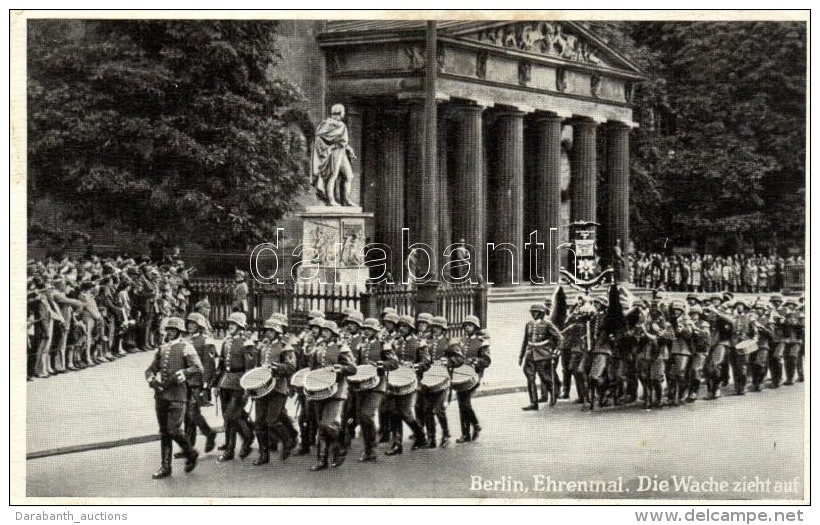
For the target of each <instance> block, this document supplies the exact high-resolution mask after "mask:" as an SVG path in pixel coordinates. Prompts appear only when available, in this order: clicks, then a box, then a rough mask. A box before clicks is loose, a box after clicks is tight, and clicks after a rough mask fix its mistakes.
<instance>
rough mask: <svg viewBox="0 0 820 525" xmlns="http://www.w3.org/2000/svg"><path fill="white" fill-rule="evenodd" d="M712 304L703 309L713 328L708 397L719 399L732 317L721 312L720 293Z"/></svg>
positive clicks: (707, 380) (707, 371)
mask: <svg viewBox="0 0 820 525" xmlns="http://www.w3.org/2000/svg"><path fill="white" fill-rule="evenodd" d="M710 303H711V304H710V306H707V307H706V308H704V309H703V312H704V314H705V315H706V320H707V321H708V322H709V325H710V327H711V329H712V336H711V338H710V340H711V342H712V350H711V352H710V353H709V358H708V359H707V361H706V366H705V372H706V374H705V375H706V388H707V391H708V394H707V397H706V399H718V398H720V395H721V385H722V383H723V367H724V363H725V362H726V360H727V357H728V354H729V349H730V348H731V344H732V319H731V318H728V317H726V315H725V314H723V313H722V312H720V310H719V308H720V306H719V305H720V303H721V298H720V295H716V296H712V298H711V299H710Z"/></svg>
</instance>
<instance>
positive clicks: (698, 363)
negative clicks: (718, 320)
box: [686, 304, 711, 403]
mask: <svg viewBox="0 0 820 525" xmlns="http://www.w3.org/2000/svg"><path fill="white" fill-rule="evenodd" d="M689 318H690V319H691V320H692V321H691V324H692V329H691V334H690V336H689V341H690V342H689V345H690V348H691V350H692V356H691V360H690V363H689V370H688V377H687V384H688V385H689V396H688V397H687V398H686V401H687V402H688V403H693V402H695V401H697V399H698V396H699V394H700V385H701V383H702V382H703V368H704V366H705V365H706V360H707V359H708V357H709V347H710V342H711V341H710V337H711V327H710V326H709V322H708V321H706V320H705V319H704V318H703V308H702V307H701V306H700V305H699V304H694V305H692V306H690V307H689Z"/></svg>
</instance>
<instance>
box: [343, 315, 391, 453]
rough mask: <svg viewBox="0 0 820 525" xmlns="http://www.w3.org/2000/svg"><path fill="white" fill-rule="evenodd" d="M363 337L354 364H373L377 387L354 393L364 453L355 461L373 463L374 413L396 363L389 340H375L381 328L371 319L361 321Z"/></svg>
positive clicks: (382, 397) (379, 406)
mask: <svg viewBox="0 0 820 525" xmlns="http://www.w3.org/2000/svg"><path fill="white" fill-rule="evenodd" d="M362 330H363V332H364V337H363V339H362V341H361V343H360V344H359V345H358V346H357V348H356V351H355V353H354V355H355V358H356V364H357V365H365V364H369V365H373V366H375V367H376V369H377V370H378V373H379V384H378V385H376V387H375V388H372V389H370V390H366V391H363V392H359V393H358V394H357V398H358V403H357V408H358V414H357V417H358V420H359V424H360V425H361V426H362V439H363V441H364V454H362V456H361V457H360V458H359V461H361V462H363V463H365V462H369V461H376V457H377V455H376V448H377V443H376V420H375V417H376V412H377V411H378V410H379V408H381V405H382V401H383V400H384V394H385V392H386V391H387V374H388V373H389V372H390V371H391V370H395V369H396V368H398V367H399V360H398V358H397V357H396V353H395V352H394V351H393V347H392V345H391V344H390V342H389V341H383V340H382V339H380V338H379V334H380V333H381V331H382V327H381V325H380V324H379V321H378V320H377V319H374V318H372V317H371V318H368V319H365V321H364V323H363V324H362Z"/></svg>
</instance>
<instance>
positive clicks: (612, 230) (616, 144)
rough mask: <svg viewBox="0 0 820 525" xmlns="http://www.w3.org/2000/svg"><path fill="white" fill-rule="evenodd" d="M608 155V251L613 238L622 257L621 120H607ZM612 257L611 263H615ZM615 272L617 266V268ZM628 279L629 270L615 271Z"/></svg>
mask: <svg viewBox="0 0 820 525" xmlns="http://www.w3.org/2000/svg"><path fill="white" fill-rule="evenodd" d="M606 146H607V159H606V161H607V162H606V169H607V177H608V181H609V184H608V200H609V217H608V221H607V231H608V232H609V237H608V243H607V248H608V250H607V251H608V255H610V254H611V255H614V252H613V249H614V247H615V243H616V241H618V240H619V239H620V241H621V253H622V254H623V256H624V257H626V255H627V250H628V248H629V126H627V125H626V124H624V123H622V122H609V123H607V135H606ZM614 263H615V262H614V261H613V265H614ZM616 272H617V269H616ZM618 277H619V278H620V279H621V280H624V281H625V280H627V279H628V274H625V275H618Z"/></svg>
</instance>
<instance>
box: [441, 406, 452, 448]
mask: <svg viewBox="0 0 820 525" xmlns="http://www.w3.org/2000/svg"><path fill="white" fill-rule="evenodd" d="M438 424H439V426H440V427H441V443H439V446H440V447H441V448H447V445H449V444H450V423H449V421H447V414H441V415H440V416H439V418H438Z"/></svg>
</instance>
